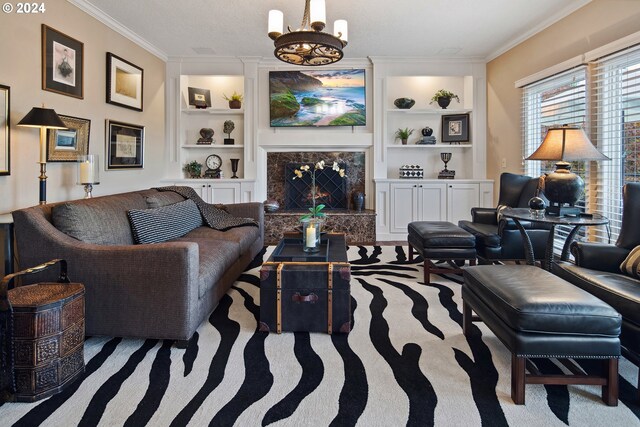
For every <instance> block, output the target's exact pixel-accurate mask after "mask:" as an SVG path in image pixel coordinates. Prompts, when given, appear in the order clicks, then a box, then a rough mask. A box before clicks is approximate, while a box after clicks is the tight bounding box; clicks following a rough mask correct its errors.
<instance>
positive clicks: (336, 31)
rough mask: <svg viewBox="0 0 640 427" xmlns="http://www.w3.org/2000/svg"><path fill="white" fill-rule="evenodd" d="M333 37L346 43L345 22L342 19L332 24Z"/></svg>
mask: <svg viewBox="0 0 640 427" xmlns="http://www.w3.org/2000/svg"><path fill="white" fill-rule="evenodd" d="M333 35H334V36H336V37H338V38H339V39H340V40H342V41H343V42H345V43H346V42H347V41H348V34H347V21H346V20H344V19H337V20H335V21H334V22H333Z"/></svg>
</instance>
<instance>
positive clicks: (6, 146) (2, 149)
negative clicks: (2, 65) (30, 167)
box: [0, 85, 11, 175]
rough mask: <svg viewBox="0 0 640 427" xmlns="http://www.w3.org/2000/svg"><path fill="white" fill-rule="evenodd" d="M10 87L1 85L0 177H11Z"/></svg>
mask: <svg viewBox="0 0 640 427" xmlns="http://www.w3.org/2000/svg"><path fill="white" fill-rule="evenodd" d="M10 91H11V90H10V88H9V86H5V85H0V175H11V155H10V154H11V150H10V149H11V144H10V142H11V141H10V140H9V131H10V126H9V107H10V104H9V101H10V99H9V92H10Z"/></svg>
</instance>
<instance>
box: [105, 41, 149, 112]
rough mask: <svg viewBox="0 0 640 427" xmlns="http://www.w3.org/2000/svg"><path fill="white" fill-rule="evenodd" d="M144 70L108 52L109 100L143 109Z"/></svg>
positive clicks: (126, 106) (123, 105)
mask: <svg viewBox="0 0 640 427" xmlns="http://www.w3.org/2000/svg"><path fill="white" fill-rule="evenodd" d="M143 87H144V70H143V69H142V68H140V67H138V66H137V65H135V64H132V63H131V62H129V61H127V60H125V59H122V58H120V57H119V56H116V55H114V54H113V53H111V52H107V102H108V103H109V104H114V105H119V106H120V107H124V108H130V109H132V110H136V111H142V95H143Z"/></svg>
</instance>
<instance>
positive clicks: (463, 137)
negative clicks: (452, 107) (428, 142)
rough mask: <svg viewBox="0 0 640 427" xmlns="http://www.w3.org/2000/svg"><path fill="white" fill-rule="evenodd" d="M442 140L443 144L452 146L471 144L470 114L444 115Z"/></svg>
mask: <svg viewBox="0 0 640 427" xmlns="http://www.w3.org/2000/svg"><path fill="white" fill-rule="evenodd" d="M441 140H442V142H443V143H444V142H448V143H450V144H460V143H461V142H470V141H471V135H470V133H469V113H464V114H445V115H443V116H442V128H441Z"/></svg>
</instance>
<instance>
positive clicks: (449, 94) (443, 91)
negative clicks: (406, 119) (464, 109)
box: [429, 89, 460, 104]
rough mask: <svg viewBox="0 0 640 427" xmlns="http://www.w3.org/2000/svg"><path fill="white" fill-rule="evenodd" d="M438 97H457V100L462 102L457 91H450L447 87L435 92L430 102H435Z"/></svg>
mask: <svg viewBox="0 0 640 427" xmlns="http://www.w3.org/2000/svg"><path fill="white" fill-rule="evenodd" d="M438 98H449V99H455V100H456V101H458V102H460V98H459V97H458V95H456V94H455V93H453V92H449V91H448V90H446V89H440V90H439V91H437V92H436V93H434V94H433V96H432V97H431V102H430V103H429V104H433V103H434V102H436V101H438Z"/></svg>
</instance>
